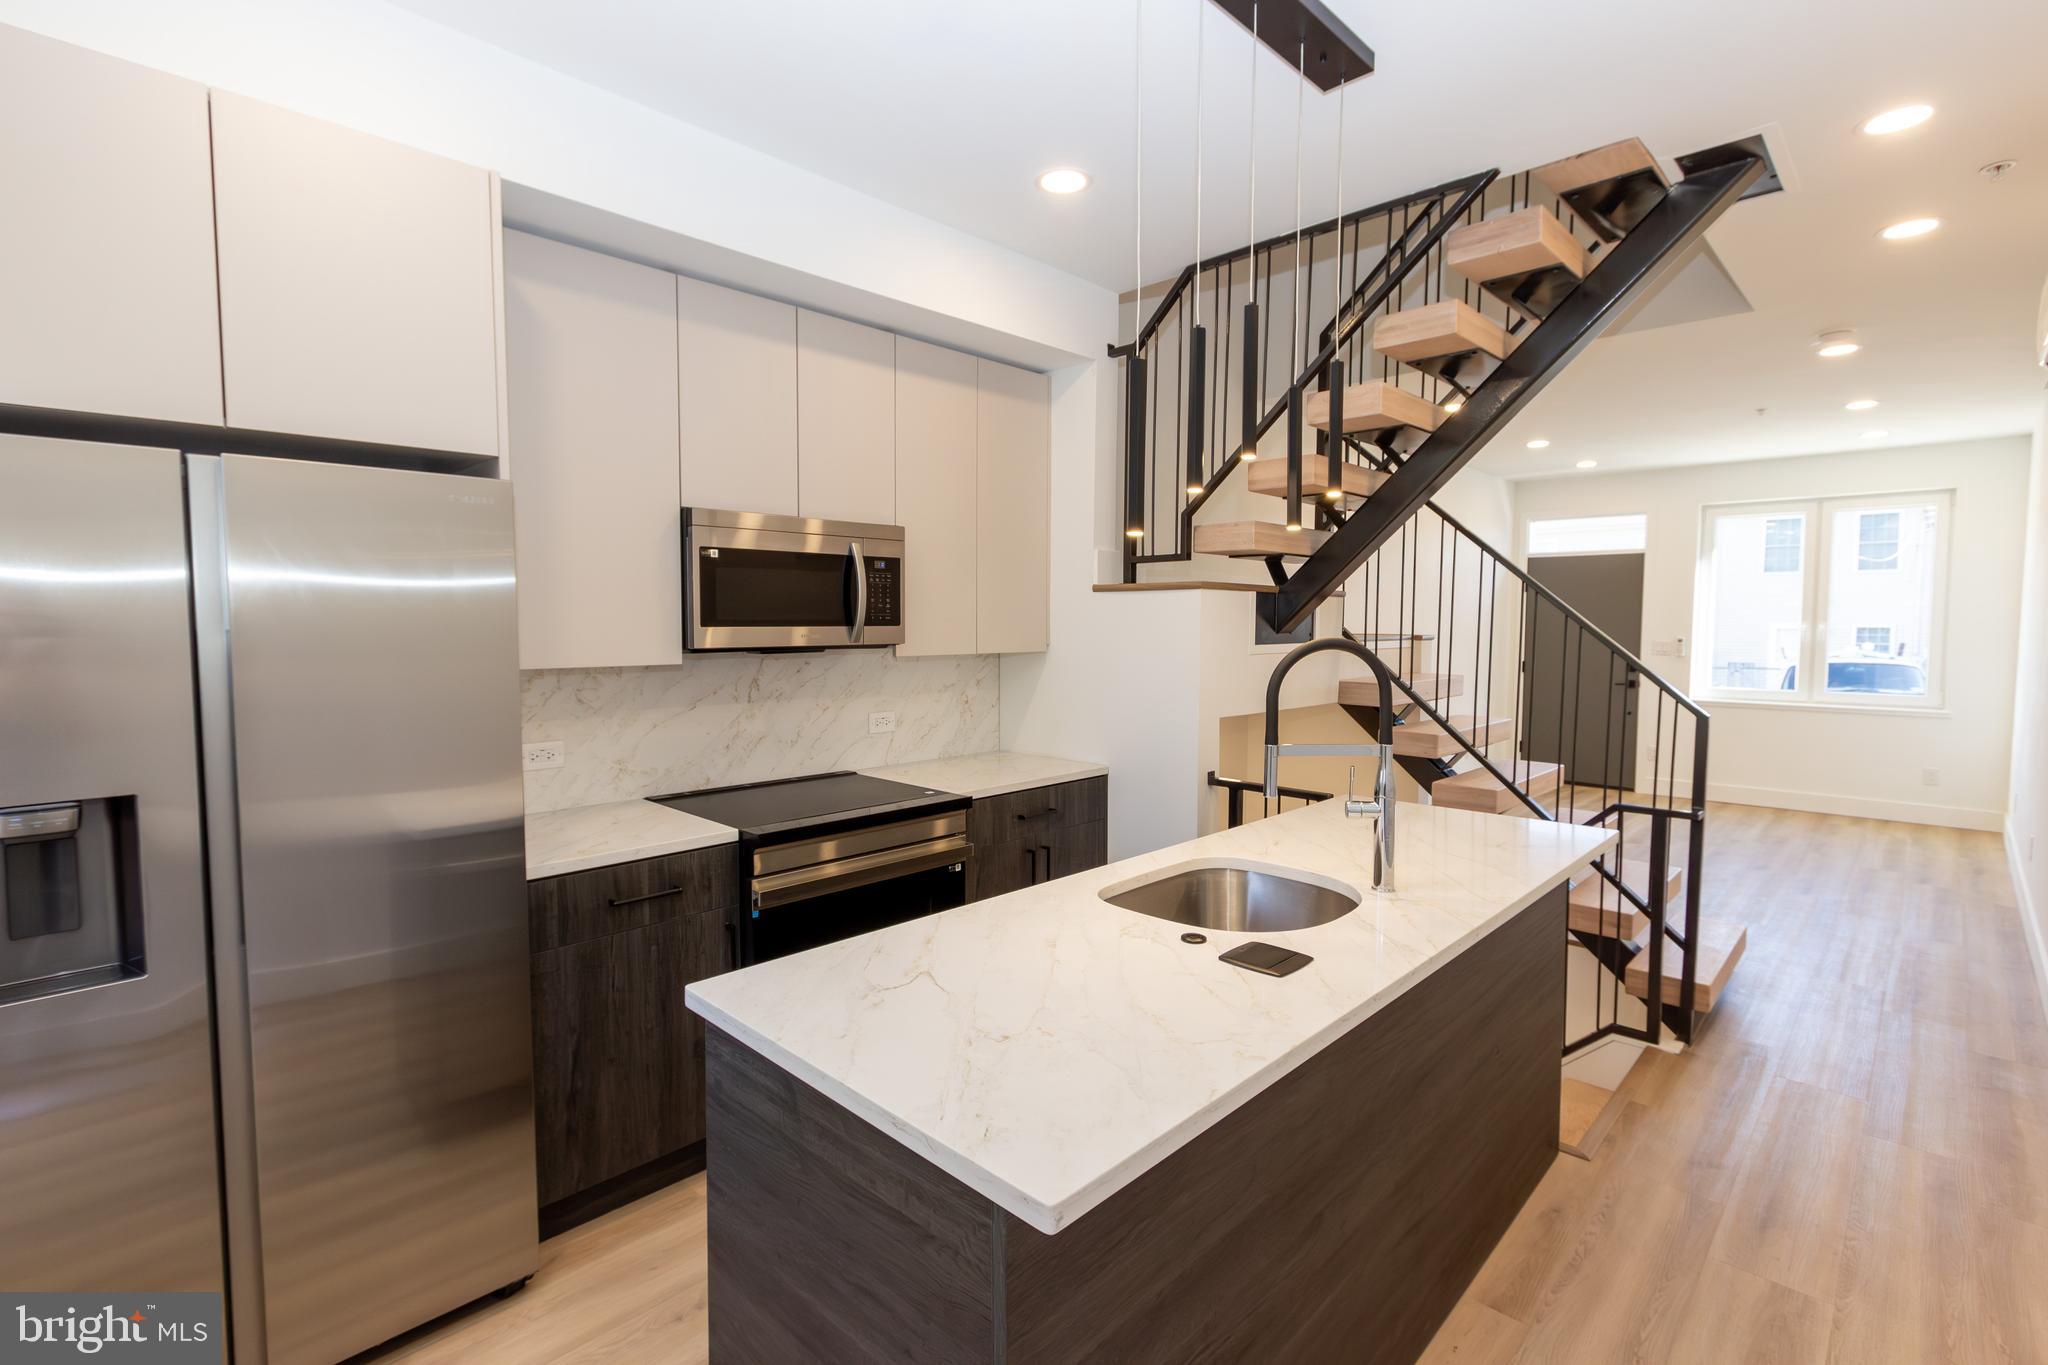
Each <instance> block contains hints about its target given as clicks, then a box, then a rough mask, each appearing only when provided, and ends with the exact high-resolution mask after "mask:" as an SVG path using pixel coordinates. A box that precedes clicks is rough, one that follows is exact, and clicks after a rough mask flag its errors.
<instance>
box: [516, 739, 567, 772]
mask: <svg viewBox="0 0 2048 1365" xmlns="http://www.w3.org/2000/svg"><path fill="white" fill-rule="evenodd" d="M568 756H569V746H568V745H566V744H564V743H562V742H561V741H560V740H558V739H543V740H540V741H538V742H537V743H533V744H528V745H526V746H525V747H524V748H523V749H521V750H520V767H522V768H523V769H525V770H526V771H527V772H530V773H532V772H539V771H540V770H541V769H543V768H559V767H561V766H562V760H563V759H565V758H567V757H568Z"/></svg>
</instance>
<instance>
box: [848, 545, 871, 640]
mask: <svg viewBox="0 0 2048 1365" xmlns="http://www.w3.org/2000/svg"><path fill="white" fill-rule="evenodd" d="M846 553H847V554H849V555H851V556H853V620H852V621H850V622H849V623H848V624H847V627H846V639H847V642H848V643H849V644H856V645H857V644H859V643H860V637H861V634H862V632H864V631H866V630H867V628H868V559H867V556H866V555H864V554H862V553H861V548H860V542H859V541H857V540H854V541H848V542H847V546H846Z"/></svg>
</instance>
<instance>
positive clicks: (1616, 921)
mask: <svg viewBox="0 0 2048 1365" xmlns="http://www.w3.org/2000/svg"><path fill="white" fill-rule="evenodd" d="M1621 879H1622V881H1623V882H1625V883H1626V884H1627V885H1628V889H1629V890H1631V891H1633V892H1635V893H1636V894H1637V895H1639V896H1642V897H1643V898H1644V899H1645V900H1647V899H1649V895H1648V887H1649V884H1650V864H1649V863H1648V862H1647V861H1645V862H1637V861H1636V860H1635V859H1633V858H1631V859H1630V860H1629V861H1628V862H1626V863H1624V864H1623V865H1622V870H1621ZM1684 890H1685V869H1684V868H1683V867H1681V866H1678V865H1677V864H1675V863H1674V864H1673V865H1672V866H1671V867H1670V868H1669V869H1668V870H1667V871H1666V873H1665V877H1664V903H1665V904H1666V905H1667V906H1669V905H1673V904H1675V903H1677V901H1678V899H1679V895H1680V893H1681V892H1683V891H1684ZM1565 899H1566V905H1567V907H1568V909H1567V922H1568V923H1569V924H1570V925H1571V927H1572V928H1573V929H1576V930H1577V931H1578V932H1580V933H1582V934H1598V935H1600V936H1601V937H1602V938H1619V939H1633V938H1636V937H1638V936H1639V935H1640V934H1641V933H1642V932H1643V930H1644V929H1646V928H1648V927H1649V924H1650V917H1649V916H1648V915H1646V914H1644V913H1643V912H1642V911H1640V910H1638V909H1636V907H1635V906H1634V905H1633V904H1631V903H1630V902H1628V901H1626V900H1624V899H1622V895H1621V893H1620V892H1619V891H1617V890H1615V889H1614V884H1613V883H1612V882H1610V881H1608V880H1607V879H1606V878H1605V877H1603V876H1601V875H1600V874H1599V873H1597V872H1593V873H1588V874H1587V875H1586V876H1584V877H1581V878H1580V879H1579V880H1578V881H1576V882H1574V883H1573V884H1572V889H1571V893H1570V894H1569V895H1568V896H1567V897H1566V898H1565Z"/></svg>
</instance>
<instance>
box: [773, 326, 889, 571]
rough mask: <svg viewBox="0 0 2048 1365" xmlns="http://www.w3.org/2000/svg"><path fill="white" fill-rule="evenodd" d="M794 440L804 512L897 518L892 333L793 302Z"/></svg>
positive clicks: (862, 518) (849, 517) (859, 518)
mask: <svg viewBox="0 0 2048 1365" xmlns="http://www.w3.org/2000/svg"><path fill="white" fill-rule="evenodd" d="M796 441H797V480H796V482H797V508H798V510H799V512H800V513H801V514H802V515H804V516H807V517H826V518H829V519H831V520H835V521H865V522H874V523H877V524H880V525H885V526H886V525H893V524H894V523H895V521H896V338H895V337H894V336H892V335H890V334H889V333H888V332H884V331H879V330H877V329H876V328H873V327H863V326H862V325H861V324H859V323H857V322H848V321H846V320H845V319H844V318H835V317H830V316H828V315H826V314H824V313H813V312H810V311H809V310H807V309H806V310H799V312H798V314H797V322H796ZM908 553H909V552H908V549H907V548H906V550H905V555H906V557H907V556H908Z"/></svg>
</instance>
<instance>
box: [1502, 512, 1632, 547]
mask: <svg viewBox="0 0 2048 1365" xmlns="http://www.w3.org/2000/svg"><path fill="white" fill-rule="evenodd" d="M1649 534H1650V533H1649V518H1648V517H1647V516H1645V515H1644V514H1643V513H1641V512H1626V513H1622V514H1620V515H1618V516H1609V517H1553V518H1549V519H1547V520H1542V521H1531V522H1530V523H1529V553H1530V554H1532V555H1611V554H1628V553H1630V552H1631V551H1635V550H1640V549H1642V548H1643V546H1644V545H1645V544H1647V543H1648V541H1649Z"/></svg>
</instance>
